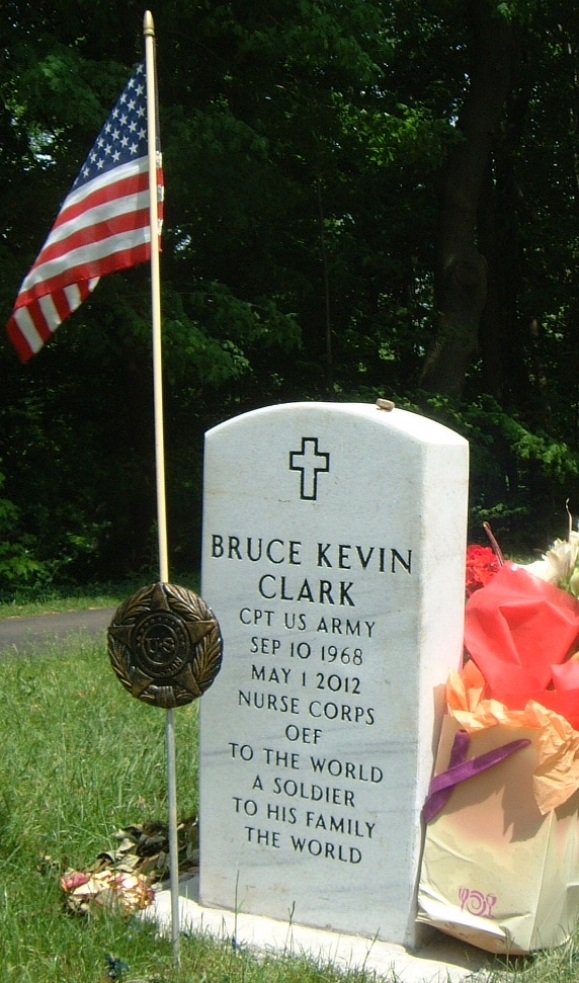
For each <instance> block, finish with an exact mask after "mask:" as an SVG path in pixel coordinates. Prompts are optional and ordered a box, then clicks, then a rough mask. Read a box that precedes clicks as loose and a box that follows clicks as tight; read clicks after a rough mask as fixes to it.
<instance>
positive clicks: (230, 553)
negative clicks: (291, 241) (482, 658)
mask: <svg viewBox="0 0 579 983" xmlns="http://www.w3.org/2000/svg"><path fill="white" fill-rule="evenodd" d="M467 472H468V445H467V443H466V441H465V440H464V439H463V438H462V437H459V436H458V435H457V434H455V433H453V432H452V431H450V430H448V429H447V428H445V427H443V426H441V425H440V424H437V423H435V422H434V421H431V420H428V419H425V418H423V417H421V416H419V415H417V414H413V413H409V412H406V411H403V410H398V409H394V410H392V411H391V412H387V411H384V410H382V409H380V408H378V407H376V406H372V405H366V404H339V403H293V404H287V405H282V406H274V407H268V408H266V409H261V410H257V411H254V412H251V413H247V414H244V415H242V416H239V417H237V418H235V419H232V420H229V421H228V422H226V423H224V424H221V425H220V426H217V427H215V428H214V429H213V430H211V431H210V432H209V433H208V434H207V438H206V457H205V479H204V480H205V485H204V519H203V523H204V529H203V573H202V582H203V586H202V592H203V597H204V598H205V599H206V601H207V603H208V604H209V605H210V606H211V607H212V609H213V610H214V611H216V612H218V613H219V621H220V626H221V631H222V635H223V667H222V671H221V673H220V676H219V677H218V679H217V680H216V682H215V685H214V686H213V687H212V689H211V690H210V691H209V692H208V693H206V694H205V696H204V697H203V702H202V706H201V763H200V834H201V842H200V855H201V869H200V901H201V904H203V905H208V906H218V907H223V908H228V909H233V910H237V911H240V912H244V913H251V914H256V915H269V916H271V917H274V918H278V919H283V920H287V921H290V922H294V923H298V924H302V925H309V926H314V927H319V928H331V929H333V930H335V931H336V932H340V933H348V934H352V935H363V936H368V937H371V938H379V939H382V940H384V941H386V942H394V943H398V944H404V945H408V946H412V945H413V944H414V942H415V923H414V917H415V891H416V880H417V875H418V866H419V858H420V849H421V823H420V810H421V806H422V803H423V801H424V798H425V795H426V791H427V787H428V783H429V780H430V777H431V771H432V763H433V750H434V748H435V747H436V741H437V727H438V721H439V718H440V713H441V706H442V691H443V686H444V683H445V680H446V677H447V674H448V670H449V668H456V667H457V666H458V664H459V661H460V656H461V651H462V631H463V609H464V567H465V548H466V510H467V482H468V476H467Z"/></svg>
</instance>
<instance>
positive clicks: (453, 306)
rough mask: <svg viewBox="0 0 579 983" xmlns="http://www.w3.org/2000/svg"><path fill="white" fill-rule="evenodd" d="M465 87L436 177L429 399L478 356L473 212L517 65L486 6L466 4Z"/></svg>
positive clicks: (479, 280) (482, 278)
mask: <svg viewBox="0 0 579 983" xmlns="http://www.w3.org/2000/svg"><path fill="white" fill-rule="evenodd" d="M466 9H467V10H468V11H469V15H470V28H471V31H470V36H471V39H470V45H471V66H472V67H471V71H470V87H469V91H468V94H467V96H466V99H465V102H464V106H463V109H462V111H461V113H460V117H459V121H458V128H459V130H460V133H461V137H462V139H460V140H459V141H458V142H457V143H456V145H455V147H454V148H453V150H452V151H451V153H450V156H449V159H448V163H447V166H446V171H445V174H444V178H443V186H442V195H441V204H440V216H439V231H438V242H437V259H436V270H435V285H436V286H435V293H436V304H437V309H438V312H439V325H438V334H437V337H436V340H435V343H434V345H433V348H432V350H431V351H430V352H429V354H428V356H427V358H426V361H425V364H424V368H423V371H422V376H421V385H422V386H423V388H424V389H427V390H429V391H432V392H441V393H445V394H447V395H451V396H455V397H459V398H460V397H461V396H462V393H463V389H464V383H465V377H466V373H467V370H468V367H469V365H470V363H471V361H472V359H473V357H474V356H475V354H476V352H477V346H478V329H479V323H480V319H481V315H482V311H483V308H484V305H485V301H486V296H487V260H486V258H485V256H484V255H483V254H482V253H481V252H480V250H479V241H478V231H477V212H478V208H479V203H480V198H481V193H482V189H483V182H484V177H485V172H486V171H487V168H488V166H489V162H490V159H491V153H492V147H493V141H494V138H495V134H496V133H497V130H498V127H499V124H500V121H501V117H502V113H503V108H504V105H505V101H506V98H507V96H508V94H509V92H510V91H511V88H512V85H513V79H514V72H515V69H516V65H517V61H518V43H517V37H516V34H517V32H516V27H515V26H514V25H513V23H512V22H509V21H507V20H506V19H505V18H503V17H502V16H500V15H499V14H497V13H496V10H495V9H494V7H493V4H492V2H491V0H469V3H468V4H467V5H466Z"/></svg>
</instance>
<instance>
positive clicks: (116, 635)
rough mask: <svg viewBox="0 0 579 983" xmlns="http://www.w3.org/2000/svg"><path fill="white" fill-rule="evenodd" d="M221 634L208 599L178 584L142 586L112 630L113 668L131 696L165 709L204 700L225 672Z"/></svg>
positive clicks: (119, 612) (117, 615)
mask: <svg viewBox="0 0 579 983" xmlns="http://www.w3.org/2000/svg"><path fill="white" fill-rule="evenodd" d="M222 648H223V645H222V640H221V632H220V630H219V625H218V623H217V620H216V618H215V616H214V614H213V612H212V611H211V609H210V608H208V607H207V605H206V604H205V601H203V599H202V598H200V597H198V595H197V594H194V593H193V592H192V591H190V590H187V589H186V588H185V587H178V586H177V585H175V584H161V583H158V584H152V585H151V586H150V587H143V588H142V589H141V590H139V591H137V593H136V594H133V596H132V597H130V598H129V599H128V601H125V603H124V604H122V605H121V606H120V607H119V608H118V609H117V611H116V612H115V614H114V616H113V620H112V621H111V624H110V625H109V629H108V651H109V658H110V660H111V664H112V667H113V669H114V671H115V673H116V674H117V676H118V678H119V680H120V681H121V683H122V684H123V686H124V687H125V689H127V690H128V691H129V692H130V693H131V694H132V696H135V697H136V698H137V699H139V700H143V702H145V703H152V704H154V705H155V706H161V707H165V708H169V707H175V706H183V705H184V704H186V703H191V701H192V700H195V699H197V697H199V696H201V695H202V694H203V693H204V692H205V690H206V689H208V688H209V687H210V686H211V684H212V683H213V681H214V679H215V677H216V676H217V673H218V672H219V670H220V668H221V660H222Z"/></svg>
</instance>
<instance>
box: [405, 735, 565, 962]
mask: <svg viewBox="0 0 579 983" xmlns="http://www.w3.org/2000/svg"><path fill="white" fill-rule="evenodd" d="M458 732H459V724H458V723H457V722H456V721H455V720H454V718H452V717H450V716H446V717H445V718H444V721H443V727H442V734H441V739H440V743H439V749H438V755H437V761H436V768H435V775H436V776H437V778H435V779H434V781H433V788H434V789H435V796H434V797H436V796H437V795H438V798H439V801H438V803H436V802H434V803H433V800H431V801H430V802H429V803H427V808H426V810H425V814H426V816H428V813H429V809H430V812H435V811H436V808H439V809H440V811H439V812H438V814H437V815H436V816H435V818H433V819H432V820H431V821H430V822H428V823H427V825H426V834H425V844H424V853H423V859H422V868H421V874H420V884H419V892H418V915H417V919H418V921H419V922H423V923H426V924H428V925H432V926H434V927H435V928H438V929H440V930H441V931H443V932H445V933H447V934H449V935H452V936H454V937H456V938H459V939H462V940H463V941H465V942H468V943H469V944H471V945H475V946H478V947H479V948H481V949H485V950H487V951H489V952H495V953H511V954H514V955H516V954H522V953H527V952H531V951H532V950H535V949H543V948H550V947H552V946H557V945H560V944H561V943H563V942H564V941H565V940H566V939H567V938H568V937H569V935H570V933H571V932H572V931H573V929H574V928H575V926H576V923H577V920H578V917H579V822H578V810H579V792H575V793H574V794H573V795H572V796H571V798H570V799H568V800H567V802H565V803H564V804H563V805H561V806H559V807H558V808H557V809H554V810H553V811H551V812H548V813H547V814H546V815H541V813H540V811H539V808H538V806H537V803H536V800H535V797H534V795H533V784H532V776H533V771H534V769H535V768H536V766H537V751H536V747H535V741H536V738H537V730H536V729H535V730H532V729H528V730H527V729H525V730H523V729H520V730H517V729H516V728H513V727H506V726H502V725H497V726H495V727H490V728H488V729H486V730H482V731H480V732H478V733H475V734H471V735H466V733H465V732H464V731H463V732H460V735H459V740H458V741H455V738H456V736H457V733H458ZM461 739H462V741H463V751H462V757H464V758H465V761H466V768H465V767H464V764H465V763H464V762H463V767H462V771H461V765H460V763H459V764H458V765H457V763H456V759H457V745H459V744H460V740H461ZM453 747H454V751H453ZM505 747H506V748H507V750H506V751H505V750H503V751H501V752H500V753H499V754H498V755H497V751H498V749H505ZM465 752H466V753H465ZM453 755H454V760H453ZM460 756H461V755H460V753H459V755H458V757H460ZM497 757H498V759H499V760H497ZM501 757H502V759H503V760H500V759H501ZM481 762H482V764H481ZM465 771H466V774H470V776H471V777H466V778H465V779H464V780H460V779H461V778H462V776H463V775H464V774H465ZM457 774H458V779H459V780H458V782H457V784H454V781H453V775H454V776H455V777H456V776H457ZM448 775H450V779H448ZM437 781H438V782H439V785H441V786H442V787H437V786H436V784H435V783H436V782H437ZM437 788H438V790H437ZM436 790H437V791H436ZM443 803H444V804H443ZM433 804H434V806H436V808H433Z"/></svg>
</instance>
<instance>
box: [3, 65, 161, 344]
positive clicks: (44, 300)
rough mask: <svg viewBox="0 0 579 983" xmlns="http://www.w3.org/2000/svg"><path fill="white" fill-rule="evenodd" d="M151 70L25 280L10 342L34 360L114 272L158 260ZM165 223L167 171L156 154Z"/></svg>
mask: <svg viewBox="0 0 579 983" xmlns="http://www.w3.org/2000/svg"><path fill="white" fill-rule="evenodd" d="M147 147H148V141H147V101H146V78H145V67H144V65H142V64H141V65H138V67H137V68H136V69H135V71H134V73H133V75H132V76H131V79H130V80H129V82H128V84H127V86H126V88H125V90H124V92H123V94H122V95H121V97H120V99H119V101H118V102H117V104H116V106H115V108H114V109H113V111H112V113H111V115H110V117H109V119H108V120H107V122H106V123H105V125H104V127H103V129H102V130H101V132H100V134H99V136H98V138H97V141H96V143H95V145H94V147H93V149H92V150H91V152H90V154H89V155H88V157H87V159H86V161H85V162H84V164H83V166H82V168H81V171H80V174H79V175H78V177H77V179H76V181H75V182H74V184H73V186H72V189H71V191H70V194H69V195H68V197H67V198H66V199H65V201H64V204H63V206H62V208H61V210H60V212H59V214H58V216H57V219H56V222H55V223H54V226H53V228H52V231H51V233H50V235H49V237H48V239H47V240H46V242H45V244H44V246H43V248H42V249H41V251H40V253H39V255H38V256H37V258H36V262H35V263H34V265H33V267H32V269H31V270H30V272H29V274H28V276H27V277H26V278H25V279H24V281H23V283H22V286H21V287H20V291H19V293H18V297H17V299H16V304H15V306H14V310H13V312H12V317H11V318H10V321H9V322H8V327H7V331H8V337H9V338H10V340H11V342H12V344H13V345H14V347H15V348H16V350H17V352H18V354H19V356H20V358H21V360H22V361H23V362H27V361H28V360H29V359H30V358H32V356H33V355H35V354H36V352H38V351H39V350H40V348H42V346H43V345H44V343H45V342H46V341H48V340H49V338H50V337H51V336H52V334H53V333H54V332H55V331H56V329H57V327H58V326H59V324H61V323H62V322H63V321H64V320H66V318H67V317H69V316H70V314H72V313H73V311H75V310H76V309H77V307H79V306H80V305H81V304H82V302H83V301H84V300H86V298H87V297H88V296H89V294H91V293H92V291H93V290H94V288H95V287H96V285H97V283H98V281H99V278H100V277H101V276H104V275H106V274H107V273H114V272H116V271H117V270H123V269H126V268H127V267H129V266H135V265H136V264H137V263H143V262H146V261H147V260H148V259H150V256H151V230H150V215H149V160H148V150H147ZM156 160H157V196H158V202H159V206H158V210H159V223H161V221H162V209H163V205H162V201H163V172H162V165H161V154H160V151H159V148H157V158H156Z"/></svg>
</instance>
